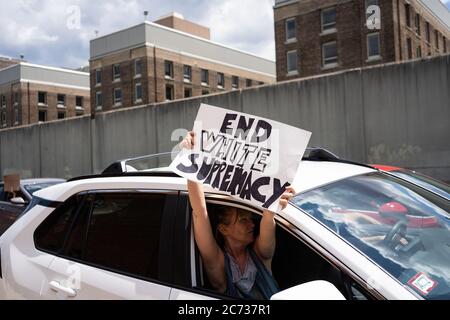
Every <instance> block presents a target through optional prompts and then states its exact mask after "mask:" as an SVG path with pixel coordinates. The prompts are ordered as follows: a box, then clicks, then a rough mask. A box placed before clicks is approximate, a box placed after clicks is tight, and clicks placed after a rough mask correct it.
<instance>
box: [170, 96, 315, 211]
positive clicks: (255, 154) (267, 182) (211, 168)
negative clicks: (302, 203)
mask: <svg viewBox="0 0 450 320" xmlns="http://www.w3.org/2000/svg"><path fill="white" fill-rule="evenodd" d="M193 131H194V132H195V145H194V148H193V149H192V150H187V149H184V150H182V151H181V152H180V153H179V154H178V155H177V157H176V158H175V159H174V160H173V161H172V163H171V165H170V168H171V169H172V170H173V171H174V172H176V173H177V174H179V175H181V176H183V177H185V178H187V179H188V180H192V181H196V182H200V183H203V184H207V185H209V186H211V187H212V188H213V189H215V190H217V191H220V192H225V193H227V194H229V195H231V196H233V197H236V198H240V199H243V200H245V201H247V202H249V203H251V204H253V205H256V206H259V207H263V208H267V209H269V210H271V211H278V209H277V208H278V202H277V201H276V200H277V199H278V198H279V197H280V196H281V195H282V194H283V192H284V190H285V189H286V187H288V186H289V185H290V184H291V183H292V181H293V179H294V176H295V173H296V171H297V168H298V165H299V163H300V161H301V158H302V156H303V153H304V152H305V149H306V146H307V144H308V141H309V139H310V137H311V133H310V132H308V131H305V130H302V129H298V128H295V127H292V126H289V125H286V124H283V123H280V122H277V121H273V120H269V119H265V118H261V117H256V116H252V115H249V114H246V113H242V112H237V111H232V110H227V109H222V108H218V107H213V106H210V105H206V104H202V105H201V106H200V109H199V111H198V114H197V118H196V120H195V123H194V129H193Z"/></svg>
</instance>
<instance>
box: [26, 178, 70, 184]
mask: <svg viewBox="0 0 450 320" xmlns="http://www.w3.org/2000/svg"><path fill="white" fill-rule="evenodd" d="M65 181H67V180H66V179H61V178H32V179H21V180H20V184H22V185H28V184H35V183H47V182H55V183H58V182H65Z"/></svg>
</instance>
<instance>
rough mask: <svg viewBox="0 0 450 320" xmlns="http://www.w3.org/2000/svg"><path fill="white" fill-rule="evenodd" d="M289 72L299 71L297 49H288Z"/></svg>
mask: <svg viewBox="0 0 450 320" xmlns="http://www.w3.org/2000/svg"><path fill="white" fill-rule="evenodd" d="M287 72H288V74H289V73H297V72H298V71H297V50H293V51H288V53H287Z"/></svg>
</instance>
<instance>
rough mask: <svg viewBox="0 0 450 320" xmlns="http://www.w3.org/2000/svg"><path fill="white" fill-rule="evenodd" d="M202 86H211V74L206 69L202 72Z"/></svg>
mask: <svg viewBox="0 0 450 320" xmlns="http://www.w3.org/2000/svg"><path fill="white" fill-rule="evenodd" d="M201 78H202V85H208V84H209V72H208V70H206V69H202V70H201Z"/></svg>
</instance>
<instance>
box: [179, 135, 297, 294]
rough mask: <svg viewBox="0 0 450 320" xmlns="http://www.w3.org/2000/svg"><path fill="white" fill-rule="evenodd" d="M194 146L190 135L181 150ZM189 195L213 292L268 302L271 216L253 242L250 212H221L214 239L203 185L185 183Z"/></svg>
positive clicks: (287, 193)
mask: <svg viewBox="0 0 450 320" xmlns="http://www.w3.org/2000/svg"><path fill="white" fill-rule="evenodd" d="M194 143H195V136H194V133H193V132H189V133H188V135H187V136H186V138H185V139H184V140H183V141H182V142H181V145H180V146H181V147H182V148H187V149H192V148H193V146H194ZM188 191H189V200H190V203H191V206H192V209H193V221H194V235H195V241H196V243H197V246H198V249H199V251H200V255H201V257H202V260H203V263H204V267H205V270H206V274H207V276H208V279H209V281H210V283H211V285H212V286H213V288H214V289H215V290H217V291H218V292H220V293H225V294H228V295H231V296H235V297H239V298H248V299H270V297H271V296H272V295H273V294H274V293H276V292H277V291H278V285H277V283H276V281H275V279H274V278H273V276H272V266H271V265H272V257H273V255H274V252H275V227H276V224H275V220H274V214H273V213H272V212H270V211H268V210H265V211H264V212H263V217H262V219H261V224H260V232H259V235H258V236H257V237H256V239H255V236H254V228H255V224H254V223H253V220H252V218H251V213H250V212H247V211H245V210H241V209H237V208H232V207H228V208H223V210H222V212H218V216H217V218H218V225H217V230H215V231H216V236H217V239H216V238H215V237H214V235H213V231H212V228H211V223H210V220H209V216H208V211H207V206H206V200H205V195H204V192H203V186H202V184H200V183H196V182H193V181H190V180H188ZM294 194H295V191H294V189H293V188H292V187H288V188H287V189H286V191H285V192H284V194H283V195H282V196H281V199H280V205H281V207H282V209H284V208H285V207H286V205H287V203H288V201H289V200H290V199H291V198H292V196H294ZM218 241H219V243H220V245H219V243H218Z"/></svg>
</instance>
